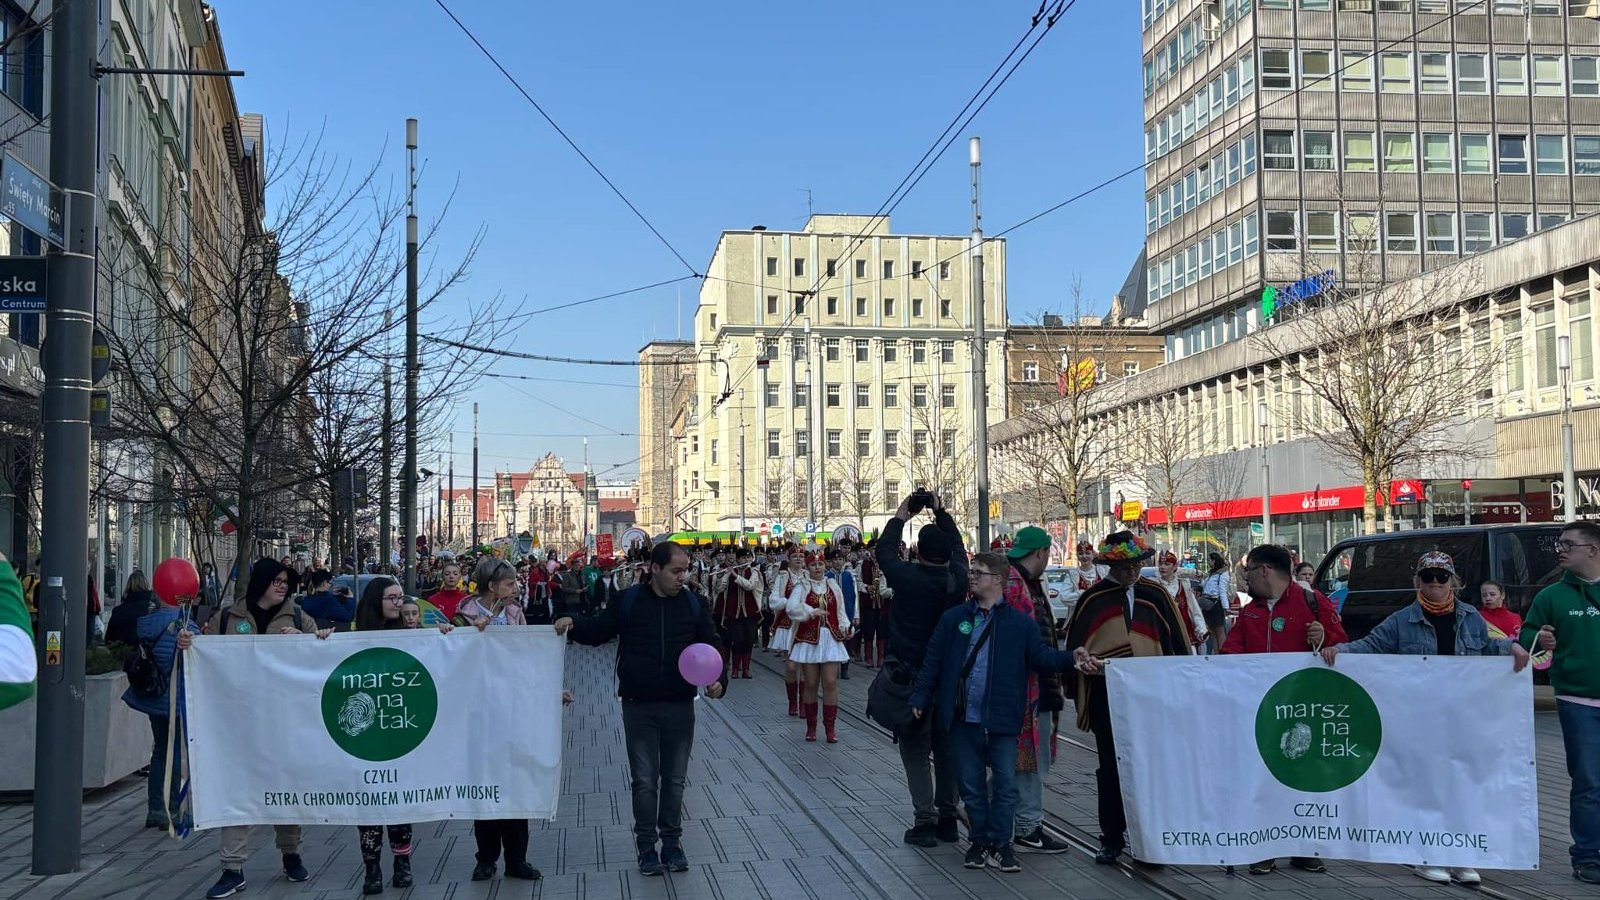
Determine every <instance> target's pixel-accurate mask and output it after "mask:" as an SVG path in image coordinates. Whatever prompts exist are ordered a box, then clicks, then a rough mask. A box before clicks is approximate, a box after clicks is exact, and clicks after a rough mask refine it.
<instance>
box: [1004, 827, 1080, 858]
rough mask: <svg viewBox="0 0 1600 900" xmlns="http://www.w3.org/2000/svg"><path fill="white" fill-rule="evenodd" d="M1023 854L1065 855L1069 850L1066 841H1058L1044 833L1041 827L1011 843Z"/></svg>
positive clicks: (1014, 839)
mask: <svg viewBox="0 0 1600 900" xmlns="http://www.w3.org/2000/svg"><path fill="white" fill-rule="evenodd" d="M1011 842H1012V843H1013V844H1015V845H1016V848H1017V849H1018V850H1020V851H1022V852H1023V853H1065V852H1066V851H1067V850H1068V849H1069V848H1068V845H1067V842H1066V841H1058V840H1056V839H1055V838H1054V837H1051V836H1050V835H1048V834H1045V833H1044V828H1043V827H1039V828H1035V829H1034V830H1032V831H1030V832H1028V833H1027V834H1025V835H1023V836H1022V837H1019V838H1012V841H1011Z"/></svg>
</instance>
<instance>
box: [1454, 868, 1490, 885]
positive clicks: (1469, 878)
mask: <svg viewBox="0 0 1600 900" xmlns="http://www.w3.org/2000/svg"><path fill="white" fill-rule="evenodd" d="M1450 878H1451V880H1452V881H1456V882H1459V883H1461V884H1478V883H1479V882H1481V881H1483V879H1482V878H1479V877H1478V870H1477V869H1451V870H1450Z"/></svg>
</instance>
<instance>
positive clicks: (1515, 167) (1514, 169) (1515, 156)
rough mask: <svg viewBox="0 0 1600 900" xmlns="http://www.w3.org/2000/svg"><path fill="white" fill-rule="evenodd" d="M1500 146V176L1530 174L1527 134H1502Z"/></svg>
mask: <svg viewBox="0 0 1600 900" xmlns="http://www.w3.org/2000/svg"><path fill="white" fill-rule="evenodd" d="M1498 144H1499V147H1500V174H1501V175H1526V174H1528V136H1527V135H1525V134H1502V135H1500V139H1499V141H1498Z"/></svg>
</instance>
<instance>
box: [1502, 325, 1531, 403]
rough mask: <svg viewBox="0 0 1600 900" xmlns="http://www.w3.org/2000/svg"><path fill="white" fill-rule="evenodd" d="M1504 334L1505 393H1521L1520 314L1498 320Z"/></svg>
mask: <svg viewBox="0 0 1600 900" xmlns="http://www.w3.org/2000/svg"><path fill="white" fill-rule="evenodd" d="M1500 328H1501V333H1502V334H1503V335H1504V336H1505V350H1504V353H1505V360H1506V393H1508V394H1516V393H1521V392H1522V388H1523V386H1524V384H1525V379H1526V377H1527V376H1526V375H1525V374H1524V370H1523V365H1522V316H1521V315H1513V316H1506V317H1504V318H1502V319H1501V320H1500Z"/></svg>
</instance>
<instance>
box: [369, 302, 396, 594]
mask: <svg viewBox="0 0 1600 900" xmlns="http://www.w3.org/2000/svg"><path fill="white" fill-rule="evenodd" d="M383 330H384V331H388V330H389V317H388V316H387V315H385V316H384V317H383ZM393 382H394V378H393V377H392V373H391V372H390V367H389V361H388V353H387V352H385V354H384V363H383V435H382V436H381V437H380V438H379V439H378V446H379V448H380V449H379V451H378V452H379V453H380V454H381V455H382V456H383V481H382V484H383V487H382V488H381V490H382V491H383V493H382V494H379V495H378V542H377V548H376V550H375V551H374V553H375V555H376V556H377V557H378V570H379V571H382V570H383V567H384V566H386V565H388V564H389V557H390V554H392V553H393V552H394V540H393V534H394V532H392V531H390V530H389V529H390V526H391V525H392V524H393V523H392V522H391V521H390V517H389V516H390V512H391V511H392V510H391V505H392V504H393V502H394V499H393V498H394V480H393V479H394V462H393V460H394V386H393Z"/></svg>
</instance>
